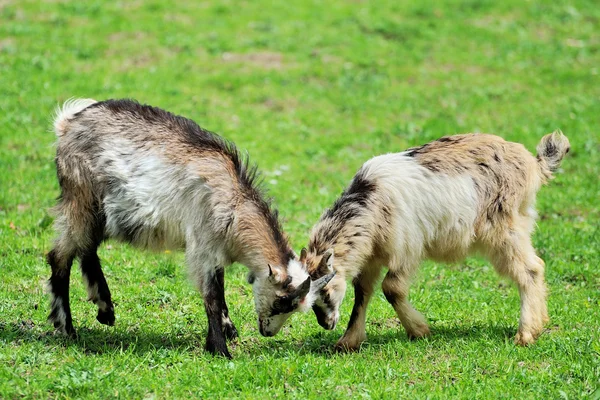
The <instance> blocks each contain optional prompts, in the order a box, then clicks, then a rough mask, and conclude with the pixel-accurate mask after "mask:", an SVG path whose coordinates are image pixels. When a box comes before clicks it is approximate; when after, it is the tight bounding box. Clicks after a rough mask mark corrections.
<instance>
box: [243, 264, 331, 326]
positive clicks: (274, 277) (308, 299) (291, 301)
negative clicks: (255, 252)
mask: <svg viewBox="0 0 600 400" xmlns="http://www.w3.org/2000/svg"><path fill="white" fill-rule="evenodd" d="M334 275H335V273H331V274H328V275H326V276H323V277H321V278H320V279H317V280H313V279H311V277H310V276H309V275H308V272H307V271H306V269H305V268H304V267H303V266H302V264H301V263H300V262H298V260H295V259H293V260H290V261H289V263H288V266H287V270H284V269H283V268H281V267H278V266H272V265H269V275H268V276H267V277H254V276H250V277H249V281H250V283H252V291H253V292H254V302H255V305H256V313H257V314H258V328H259V331H260V333H261V335H263V336H274V335H276V334H277V332H279V330H280V329H281V327H282V326H283V324H284V323H285V321H287V319H288V318H289V317H290V316H291V315H292V314H293V313H294V312H296V311H302V312H306V311H308V310H310V308H311V307H312V305H313V303H314V302H315V299H316V297H317V293H319V292H320V291H321V290H322V289H323V287H324V286H325V285H327V283H328V282H329V281H330V280H331V279H332V278H333V277H334Z"/></svg>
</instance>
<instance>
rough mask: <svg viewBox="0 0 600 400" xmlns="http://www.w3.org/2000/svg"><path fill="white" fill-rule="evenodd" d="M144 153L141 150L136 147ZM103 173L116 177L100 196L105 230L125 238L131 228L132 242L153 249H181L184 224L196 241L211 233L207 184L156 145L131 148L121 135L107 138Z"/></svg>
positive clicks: (205, 240) (210, 209) (130, 144)
mask: <svg viewBox="0 0 600 400" xmlns="http://www.w3.org/2000/svg"><path fill="white" fill-rule="evenodd" d="M141 151H143V152H144V153H145V154H143V156H140V154H139V153H140V152H141ZM99 164H100V166H101V168H104V171H103V172H104V174H105V175H106V176H110V177H113V179H114V178H116V181H117V182H120V184H113V185H112V186H111V187H110V188H109V189H108V190H107V191H106V196H105V198H104V210H105V213H106V230H107V233H108V234H109V235H110V236H111V237H117V238H125V236H126V235H125V232H126V231H127V230H128V229H129V228H135V230H136V238H135V240H134V242H133V244H134V245H136V246H138V247H141V248H149V249H155V250H163V249H182V248H183V247H184V246H185V244H186V231H187V230H188V229H192V228H188V227H194V226H196V227H202V229H197V230H195V231H194V235H201V236H200V237H195V239H194V241H195V242H198V243H209V242H211V238H213V237H214V235H212V230H211V229H210V226H211V224H210V223H209V219H210V217H211V215H210V214H211V211H212V207H211V202H210V199H209V196H210V194H211V191H210V188H209V187H208V186H206V185H205V184H204V181H203V180H202V178H201V177H199V176H198V175H197V174H195V173H191V172H190V171H189V170H188V168H189V167H187V166H186V165H175V164H172V163H169V162H168V161H167V160H165V159H163V158H162V157H161V156H160V155H159V154H157V152H156V151H154V150H153V151H149V150H141V149H134V146H133V144H132V143H130V142H128V141H127V140H125V139H122V140H120V141H119V143H111V146H110V147H106V148H105V149H104V151H103V152H102V155H101V157H100V160H99Z"/></svg>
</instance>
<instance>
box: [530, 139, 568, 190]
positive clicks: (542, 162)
mask: <svg viewBox="0 0 600 400" xmlns="http://www.w3.org/2000/svg"><path fill="white" fill-rule="evenodd" d="M570 149H571V145H570V144H569V139H567V137H566V136H565V135H563V133H562V132H561V131H560V129H558V130H556V131H554V132H553V133H550V134H548V135H546V136H544V137H543V138H542V140H541V141H540V143H539V144H538V145H537V148H536V150H537V160H538V165H539V166H540V170H541V172H542V175H543V176H544V178H546V179H550V178H551V177H552V172H554V171H556V170H557V169H558V167H559V166H560V163H561V161H562V159H563V158H564V156H565V154H567V153H568V152H569V150H570Z"/></svg>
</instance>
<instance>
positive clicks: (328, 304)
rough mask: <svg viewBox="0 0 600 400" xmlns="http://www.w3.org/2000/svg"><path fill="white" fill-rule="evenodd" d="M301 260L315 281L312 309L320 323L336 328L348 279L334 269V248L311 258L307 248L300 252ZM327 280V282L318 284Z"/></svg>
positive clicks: (323, 325)
mask: <svg viewBox="0 0 600 400" xmlns="http://www.w3.org/2000/svg"><path fill="white" fill-rule="evenodd" d="M300 262H301V263H302V265H303V266H304V268H305V269H306V270H307V271H309V272H310V278H311V280H312V282H313V287H311V293H313V296H314V301H313V304H312V309H313V311H314V313H315V316H316V317H317V321H318V322H319V325H321V326H322V327H323V328H325V329H327V330H331V329H334V328H335V326H336V325H337V322H338V320H339V319H340V306H341V305H342V301H343V300H344V295H345V294H346V280H345V278H344V277H343V276H341V275H339V276H335V271H334V269H333V249H329V250H327V251H326V252H325V253H324V254H323V255H322V256H321V257H318V256H316V257H311V258H310V259H309V257H308V252H307V251H306V249H302V252H301V253H300ZM323 280H324V281H326V282H325V284H323V285H321V284H316V283H317V282H321V281H323Z"/></svg>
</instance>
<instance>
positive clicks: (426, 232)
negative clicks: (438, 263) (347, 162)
mask: <svg viewBox="0 0 600 400" xmlns="http://www.w3.org/2000/svg"><path fill="white" fill-rule="evenodd" d="M363 170H364V171H366V175H365V177H366V178H367V179H370V180H373V181H375V182H376V185H377V188H378V191H379V192H378V196H384V197H387V199H388V201H389V202H390V203H392V204H393V205H394V206H395V207H394V209H395V215H393V218H394V224H393V240H392V241H390V242H388V243H387V246H386V249H385V250H387V251H388V252H389V254H393V255H394V256H393V262H392V263H391V265H390V268H392V267H393V266H394V265H401V264H409V263H413V262H417V263H418V262H419V261H421V259H423V258H427V257H430V258H438V256H440V255H441V254H439V253H443V255H448V254H450V253H461V254H462V255H464V254H465V253H466V252H467V251H468V249H469V246H470V244H471V243H472V241H473V237H474V235H475V231H474V223H475V219H476V217H477V193H476V191H475V186H474V183H473V180H472V179H471V178H470V177H469V176H468V175H463V176H454V177H450V176H447V175H444V174H436V173H432V172H430V171H429V170H428V169H426V168H425V167H423V166H421V165H420V164H419V163H418V162H417V161H416V160H415V159H414V158H413V157H408V156H406V155H405V154H404V153H398V154H386V155H382V156H379V157H375V158H373V159H371V160H369V161H368V162H366V163H365V165H364V166H363ZM381 191H383V193H382V192H381Z"/></svg>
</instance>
